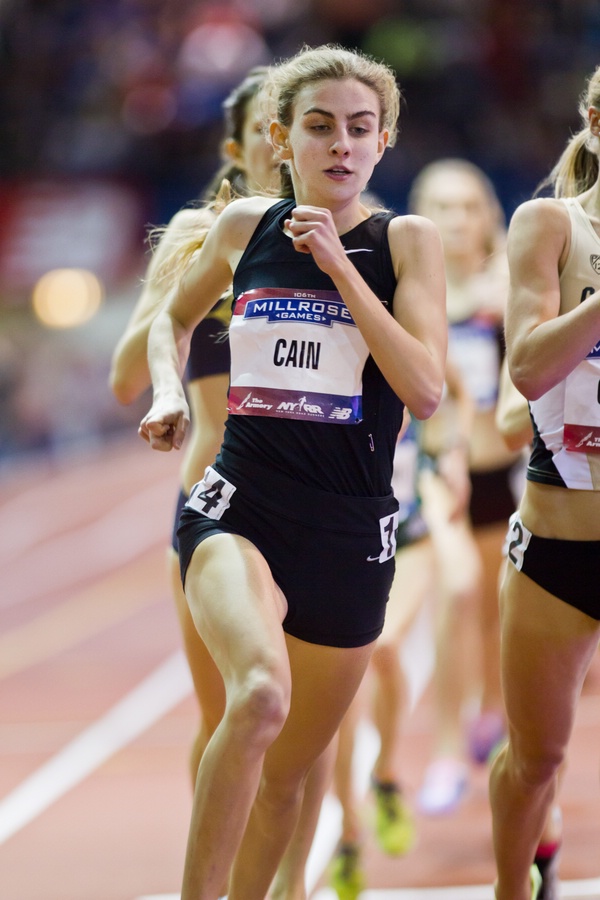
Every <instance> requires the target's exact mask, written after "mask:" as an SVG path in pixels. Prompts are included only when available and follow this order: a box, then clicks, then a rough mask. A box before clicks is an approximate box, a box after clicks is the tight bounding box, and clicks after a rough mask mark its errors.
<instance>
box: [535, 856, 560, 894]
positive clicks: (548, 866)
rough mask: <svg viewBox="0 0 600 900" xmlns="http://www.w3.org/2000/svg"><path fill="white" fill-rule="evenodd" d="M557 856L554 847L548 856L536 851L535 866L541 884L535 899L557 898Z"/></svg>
mask: <svg viewBox="0 0 600 900" xmlns="http://www.w3.org/2000/svg"><path fill="white" fill-rule="evenodd" d="M558 857H559V849H556V850H555V851H554V853H551V854H549V855H548V856H545V855H541V854H540V853H536V856H535V866H536V868H537V869H538V871H539V873H540V875H541V877H542V884H541V887H540V889H539V891H538V893H537V900H558V897H559V880H558Z"/></svg>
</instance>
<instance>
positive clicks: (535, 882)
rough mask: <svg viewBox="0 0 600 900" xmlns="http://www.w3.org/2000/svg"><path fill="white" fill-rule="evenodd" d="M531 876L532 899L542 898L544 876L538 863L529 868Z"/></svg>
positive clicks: (538, 899)
mask: <svg viewBox="0 0 600 900" xmlns="http://www.w3.org/2000/svg"><path fill="white" fill-rule="evenodd" d="M529 878H530V879H531V900H540V897H541V894H540V890H541V889H542V876H541V873H540V870H539V869H538V867H537V866H536V865H533V866H532V867H531V868H530V870H529Z"/></svg>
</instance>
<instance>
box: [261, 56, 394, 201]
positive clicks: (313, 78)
mask: <svg viewBox="0 0 600 900" xmlns="http://www.w3.org/2000/svg"><path fill="white" fill-rule="evenodd" d="M344 79H353V80H355V81H359V82H361V83H362V84H364V85H366V86H367V87H368V88H370V89H371V90H372V91H373V92H374V93H375V95H376V96H377V99H378V101H379V110H380V118H379V128H380V130H387V131H388V132H389V140H388V145H387V146H388V147H393V146H394V144H395V142H396V136H397V126H398V118H399V116H400V103H401V100H402V94H401V92H400V88H399V86H398V83H397V81H396V75H395V73H394V72H393V71H392V69H391V68H390V67H389V66H388V65H386V64H385V63H383V62H378V61H377V60H375V59H373V58H372V57H370V56H367V55H366V54H364V53H362V52H361V51H360V50H348V49H346V48H344V47H341V46H339V45H337V44H323V45H321V46H320V47H308V46H306V45H305V46H304V47H302V49H301V50H299V52H298V53H296V54H295V56H292V57H290V58H289V59H286V60H284V61H283V62H281V63H279V64H278V65H276V66H273V67H272V68H271V71H270V73H269V76H268V79H267V84H266V85H265V89H264V93H263V95H262V96H263V97H264V98H265V118H267V119H269V120H271V121H272V120H277V121H278V122H281V124H282V125H285V126H286V127H289V126H290V125H291V124H292V121H293V118H294V103H295V100H296V97H297V95H298V92H299V91H300V90H301V89H302V88H303V87H305V86H306V85H309V84H315V82H319V81H325V80H334V81H342V80H344ZM286 172H287V168H286V167H284V168H282V192H281V193H282V196H293V194H292V193H291V184H290V181H289V180H288V178H286V174H285V173H286Z"/></svg>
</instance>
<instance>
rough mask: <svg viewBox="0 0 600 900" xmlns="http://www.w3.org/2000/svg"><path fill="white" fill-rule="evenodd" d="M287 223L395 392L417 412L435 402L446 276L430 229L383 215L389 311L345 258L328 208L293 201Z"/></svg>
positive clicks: (423, 413) (412, 219)
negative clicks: (392, 278)
mask: <svg viewBox="0 0 600 900" xmlns="http://www.w3.org/2000/svg"><path fill="white" fill-rule="evenodd" d="M290 230H291V232H292V234H293V235H294V244H295V246H296V248H297V249H298V250H300V251H301V252H310V253H312V255H313V257H314V259H315V262H316V263H317V265H318V266H319V267H320V268H321V269H322V270H323V271H324V272H327V274H328V275H330V276H331V278H332V279H333V282H334V283H335V285H336V287H337V289H338V291H339V292H340V295H341V296H342V298H343V300H344V302H345V303H346V305H347V307H348V309H349V310H350V312H351V314H352V317H353V319H354V321H355V322H356V325H357V326H358V328H359V329H360V331H361V334H362V336H363V337H364V339H365V341H366V343H367V346H368V348H369V350H370V352H371V354H372V356H373V358H374V359H375V362H376V363H377V365H378V366H379V368H380V369H381V372H382V373H383V375H384V377H385V378H386V380H387V382H388V383H389V385H390V386H391V387H392V389H393V390H394V391H395V393H396V394H397V395H398V396H399V397H400V398H401V399H402V400H403V401H404V403H405V404H406V405H407V406H408V408H409V410H410V411H411V413H412V414H413V415H414V416H415V417H416V418H417V419H426V418H427V417H428V416H430V415H431V414H432V413H433V412H434V411H435V409H436V408H437V406H438V404H439V401H440V397H441V393H442V387H443V383H444V367H445V362H446V349H447V339H448V333H447V323H446V286H445V285H446V282H445V274H444V262H443V254H442V245H441V240H440V237H439V234H438V232H437V229H435V227H434V225H433V224H432V223H431V222H429V221H428V220H426V219H422V218H420V217H416V216H404V217H402V218H400V217H399V218H396V219H394V220H393V221H392V222H391V223H390V230H389V240H390V248H391V251H392V258H393V260H394V265H395V267H396V275H397V279H398V287H397V289H396V293H395V295H394V316H393V317H392V316H390V314H389V313H388V312H387V310H386V309H385V308H384V306H383V305H382V303H381V302H380V301H379V299H378V298H377V297H376V296H375V294H374V293H373V291H371V290H370V289H369V287H368V286H367V285H366V283H365V281H364V280H363V278H362V277H361V275H360V274H359V272H358V271H357V270H356V268H355V267H354V265H353V264H352V263H351V262H350V260H349V259H348V257H347V256H346V254H345V252H344V248H343V247H342V244H341V242H340V239H339V237H338V235H337V232H336V230H335V226H334V224H333V220H332V218H331V214H330V213H329V212H328V210H325V209H320V208H317V207H309V206H301V207H296V209H295V210H293V212H292V219H291V221H290Z"/></svg>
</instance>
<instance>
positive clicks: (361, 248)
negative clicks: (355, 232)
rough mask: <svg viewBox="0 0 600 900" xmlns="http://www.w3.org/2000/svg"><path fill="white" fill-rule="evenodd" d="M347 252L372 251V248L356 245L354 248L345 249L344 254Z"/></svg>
mask: <svg viewBox="0 0 600 900" xmlns="http://www.w3.org/2000/svg"><path fill="white" fill-rule="evenodd" d="M348 253H373V250H372V249H371V248H369V247H357V248H356V249H355V250H346V254H348Z"/></svg>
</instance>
